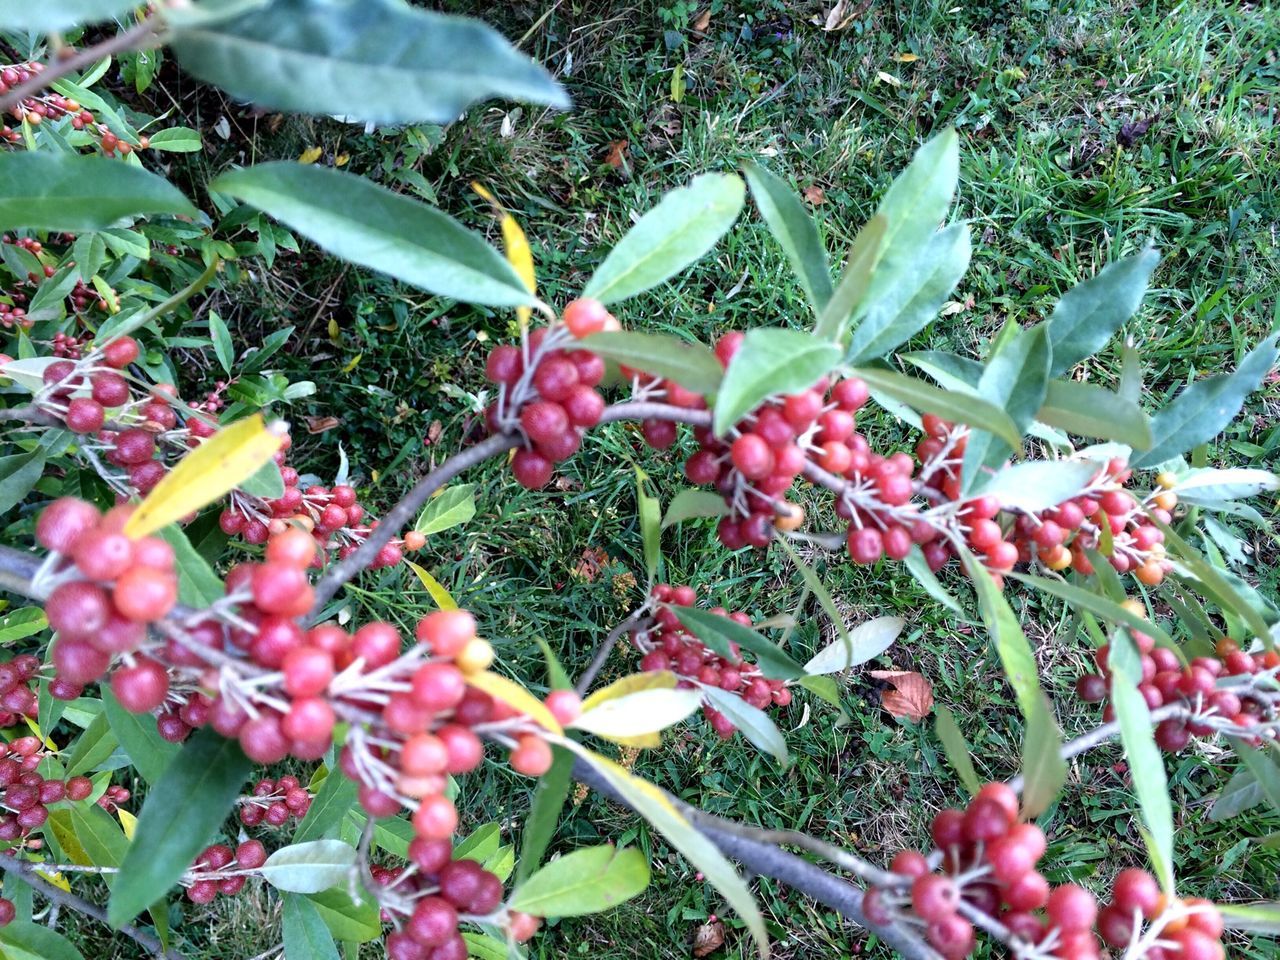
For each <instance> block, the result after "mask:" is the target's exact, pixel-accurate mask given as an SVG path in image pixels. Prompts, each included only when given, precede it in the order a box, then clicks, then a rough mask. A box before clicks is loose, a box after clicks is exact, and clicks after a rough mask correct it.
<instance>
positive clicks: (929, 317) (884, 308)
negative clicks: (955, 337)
mask: <svg viewBox="0 0 1280 960" xmlns="http://www.w3.org/2000/svg"><path fill="white" fill-rule="evenodd" d="M972 252H973V249H972V242H971V240H970V238H969V225H968V224H964V223H957V224H955V225H953V226H950V227H947V228H946V229H945V230H939V231H938V232H937V233H935V234H933V236H932V237H929V238H928V240H927V242H923V243H922V246H921V248H920V249H919V250H916V251H913V253H912V257H911V259H910V260H908V261H906V262H904V263H902V264H901V265H900V266H899V267H897V268H896V272H895V273H894V274H893V276H894V281H893V282H892V283H889V284H884V283H881V282H880V280H881V278H882V277H883V276H885V275H886V274H885V273H884V272H883V271H884V270H885V269H886V266H885V264H884V263H883V262H882V263H881V264H880V266H878V267H876V269H875V272H874V273H873V274H872V278H871V283H870V287H871V289H870V290H869V291H868V292H867V294H866V295H865V296H864V297H863V299H862V301H861V303H860V307H861V312H862V319H861V320H859V321H858V322H857V324H856V325H855V326H854V328H853V336H852V337H851V338H850V341H849V349H848V351H847V353H846V357H847V358H848V360H849V362H850V363H866V362H867V361H868V360H874V359H877V358H879V357H883V356H885V355H887V354H888V353H890V352H891V351H892V350H893V348H894V347H897V346H900V345H901V344H903V343H906V342H907V341H908V340H910V339H911V338H912V337H913V336H915V335H916V334H917V333H919V332H920V331H921V330H923V329H924V328H925V327H927V326H928V325H929V324H930V323H931V322H932V321H933V320H934V319H936V318H937V316H938V311H939V310H941V309H942V304H943V303H944V302H945V301H946V299H947V296H948V295H949V294H950V293H951V291H952V290H954V289H955V288H956V284H958V283H959V282H960V278H961V277H963V276H964V272H965V271H966V270H968V269H969V258H970V256H971V255H972ZM885 256H886V258H887V257H888V256H889V254H888V253H886V254H885Z"/></svg>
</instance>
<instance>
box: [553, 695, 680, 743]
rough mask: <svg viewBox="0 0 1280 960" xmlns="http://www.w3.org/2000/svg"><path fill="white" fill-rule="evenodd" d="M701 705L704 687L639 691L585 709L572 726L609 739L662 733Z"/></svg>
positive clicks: (614, 739) (618, 739)
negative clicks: (701, 689) (701, 688)
mask: <svg viewBox="0 0 1280 960" xmlns="http://www.w3.org/2000/svg"><path fill="white" fill-rule="evenodd" d="M701 705H702V692H701V691H700V690H672V689H662V688H656V689H651V690H637V691H636V692H634V693H629V694H627V695H626V696H623V697H615V698H612V699H609V700H606V701H605V702H603V703H601V704H598V705H597V706H595V707H593V708H592V709H590V710H584V711H583V713H582V715H581V716H579V717H578V719H577V720H575V721H573V723H572V724H571V726H572V727H573V728H574V729H575V730H585V731H586V732H587V733H592V734H595V735H596V736H597V737H603V738H604V739H606V740H613V741H625V740H631V739H633V738H635V737H645V736H650V735H652V734H656V733H661V732H662V731H663V730H665V729H667V728H668V727H671V726H674V725H675V724H677V723H680V722H681V721H683V720H685V719H686V718H687V717H688V716H689V715H690V714H692V713H693V712H694V711H695V710H697V709H698V707H700V706H701Z"/></svg>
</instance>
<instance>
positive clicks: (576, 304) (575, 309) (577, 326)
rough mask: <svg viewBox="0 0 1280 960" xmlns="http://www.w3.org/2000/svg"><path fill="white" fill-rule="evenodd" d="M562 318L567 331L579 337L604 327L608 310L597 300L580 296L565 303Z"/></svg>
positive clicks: (607, 317)
mask: <svg viewBox="0 0 1280 960" xmlns="http://www.w3.org/2000/svg"><path fill="white" fill-rule="evenodd" d="M562 319H563V320H564V325H565V326H566V327H568V328H569V332H570V333H571V334H573V335H574V336H575V337H577V338H579V339H581V338H582V337H589V336H591V334H593V333H599V332H600V331H601V330H603V329H604V327H605V322H606V321H607V320H608V319H609V310H608V308H607V307H605V305H604V304H603V303H601V302H600V301H599V300H593V299H592V298H590V297H581V298H579V299H577V300H571V301H570V302H569V303H567V304H565V308H564V313H563V314H562Z"/></svg>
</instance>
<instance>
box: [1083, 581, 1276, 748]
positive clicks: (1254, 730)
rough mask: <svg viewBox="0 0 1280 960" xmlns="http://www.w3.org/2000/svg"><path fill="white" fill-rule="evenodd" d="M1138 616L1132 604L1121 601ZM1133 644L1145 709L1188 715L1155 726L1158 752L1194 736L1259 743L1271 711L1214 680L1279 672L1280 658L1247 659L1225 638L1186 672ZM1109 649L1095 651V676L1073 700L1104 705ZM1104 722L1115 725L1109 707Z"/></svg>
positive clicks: (1253, 694)
mask: <svg viewBox="0 0 1280 960" xmlns="http://www.w3.org/2000/svg"><path fill="white" fill-rule="evenodd" d="M1126 603H1131V604H1133V605H1134V607H1135V612H1139V613H1140V612H1141V609H1142V608H1141V605H1140V604H1137V602H1136V601H1126ZM1131 636H1132V637H1133V641H1134V644H1135V645H1136V646H1137V648H1138V651H1139V653H1140V654H1141V656H1142V660H1141V663H1142V679H1141V682H1140V683H1139V684H1138V692H1139V693H1141V694H1142V696H1143V699H1145V700H1146V702H1147V706H1148V707H1149V708H1150V709H1152V710H1155V709H1157V708H1158V707H1161V706H1164V705H1165V704H1170V703H1181V704H1182V705H1184V706H1185V707H1187V709H1188V710H1190V711H1191V712H1192V714H1193V716H1192V717H1190V718H1182V717H1169V718H1168V719H1165V720H1162V721H1160V723H1158V724H1157V725H1156V732H1155V738H1156V743H1157V744H1158V745H1159V746H1160V748H1161V749H1162V750H1166V751H1168V752H1170V753H1174V752H1177V751H1178V750H1181V749H1182V748H1184V747H1185V746H1186V745H1187V744H1188V743H1190V742H1191V738H1192V737H1193V736H1206V735H1208V734H1211V733H1215V732H1220V733H1224V734H1226V735H1227V736H1235V737H1240V738H1241V739H1242V740H1244V741H1245V742H1246V743H1248V744H1250V745H1251V746H1259V745H1260V744H1261V742H1262V740H1261V736H1260V734H1261V733H1262V732H1263V731H1262V730H1260V729H1259V728H1260V727H1261V726H1262V724H1264V723H1267V724H1271V723H1273V722H1274V720H1275V705H1274V704H1273V703H1272V702H1271V701H1270V700H1269V699H1268V698H1267V697H1265V696H1263V695H1261V694H1260V693H1259V692H1257V691H1255V690H1252V689H1251V688H1243V689H1236V690H1232V689H1225V688H1220V687H1219V686H1218V678H1219V677H1231V676H1235V677H1241V678H1247V677H1250V676H1253V675H1255V674H1258V673H1262V672H1271V673H1274V672H1275V671H1276V670H1277V669H1280V653H1276V652H1275V651H1273V650H1269V651H1259V652H1258V653H1253V654H1250V653H1246V652H1245V651H1243V650H1241V649H1240V645H1239V644H1238V643H1236V642H1235V641H1234V640H1232V639H1230V638H1229V637H1223V638H1222V639H1221V640H1219V641H1218V643H1217V646H1216V649H1215V654H1216V656H1212V657H1195V658H1194V659H1192V660H1191V662H1190V663H1189V664H1187V665H1186V666H1184V665H1183V662H1182V660H1181V659H1180V658H1179V656H1178V654H1177V653H1175V652H1174V651H1173V650H1170V649H1168V648H1166V647H1157V646H1156V645H1155V641H1154V640H1153V639H1152V638H1151V637H1150V636H1149V635H1147V634H1145V633H1142V632H1140V631H1136V630H1135V631H1132V632H1131ZM1110 649H1111V648H1110V645H1109V644H1107V645H1104V646H1101V647H1099V648H1098V649H1097V650H1095V651H1094V663H1095V664H1096V666H1097V668H1098V672H1097V673H1087V674H1085V675H1084V676H1082V677H1080V678H1079V679H1078V680H1077V681H1076V694H1077V695H1078V696H1079V697H1080V699H1081V700H1084V701H1085V702H1086V703H1100V702H1105V701H1106V700H1107V697H1108V693H1109V691H1110V689H1111V671H1110V663H1109V655H1110ZM1102 715H1103V719H1104V720H1105V721H1107V722H1110V721H1111V720H1113V719H1115V710H1114V708H1113V707H1112V706H1111V704H1107V706H1106V707H1105V708H1104V710H1103V714H1102Z"/></svg>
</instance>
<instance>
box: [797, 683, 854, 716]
mask: <svg viewBox="0 0 1280 960" xmlns="http://www.w3.org/2000/svg"><path fill="white" fill-rule="evenodd" d="M800 686H802V687H804V688H805V689H806V690H808V691H809V692H810V693H812V694H813V695H814V696H816V697H819V698H820V699H822V700H825V701H827V703H829V704H831V705H832V706H833V707H835V708H836V709H837V710H839V711H840V713H841V715H843V714H844V707H843V706H841V704H840V687H839V686H838V685H837V684H836V682H835V681H834V680H833V679H831V678H830V677H814V676H809V677H801V678H800Z"/></svg>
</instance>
